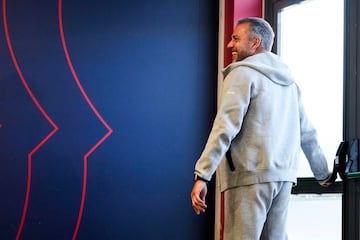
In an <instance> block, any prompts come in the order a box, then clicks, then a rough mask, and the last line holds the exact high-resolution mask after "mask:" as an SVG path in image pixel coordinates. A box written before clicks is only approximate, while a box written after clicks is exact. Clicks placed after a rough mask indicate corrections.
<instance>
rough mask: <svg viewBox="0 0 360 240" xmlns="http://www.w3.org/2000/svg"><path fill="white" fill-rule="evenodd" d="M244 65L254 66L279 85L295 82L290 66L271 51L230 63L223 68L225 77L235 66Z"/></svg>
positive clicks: (253, 67)
mask: <svg viewBox="0 0 360 240" xmlns="http://www.w3.org/2000/svg"><path fill="white" fill-rule="evenodd" d="M242 66H243V67H249V68H252V69H254V70H256V71H258V72H260V73H262V74H263V75H265V76H266V77H267V78H268V79H270V80H271V81H273V82H274V83H276V84H279V85H283V86H288V85H291V84H293V83H294V79H293V77H292V75H291V72H290V69H289V68H288V66H287V65H285V64H284V63H283V62H282V61H281V59H280V57H279V56H277V55H275V54H274V53H271V52H265V53H259V54H255V55H253V56H250V57H247V58H245V59H244V60H242V61H239V62H234V63H231V64H229V65H228V66H227V67H226V68H225V69H224V70H223V75H224V77H226V76H227V75H228V74H229V73H230V72H231V71H232V70H234V69H235V68H238V67H242Z"/></svg>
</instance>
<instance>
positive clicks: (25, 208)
mask: <svg viewBox="0 0 360 240" xmlns="http://www.w3.org/2000/svg"><path fill="white" fill-rule="evenodd" d="M2 10H3V12H2V14H3V21H4V31H5V38H6V42H7V45H8V48H9V52H10V55H11V59H12V61H13V63H14V66H15V69H16V72H17V73H18V75H19V78H20V79H21V82H22V84H23V85H24V87H25V89H26V91H27V93H28V94H29V95H30V98H31V99H32V101H33V102H34V104H35V105H36V107H37V108H38V109H39V111H40V112H41V114H42V115H43V117H44V118H45V119H46V120H47V121H48V122H49V123H50V125H51V126H52V127H53V130H52V131H51V132H50V133H49V134H48V135H47V136H46V137H45V138H44V139H42V140H41V141H40V143H39V144H38V145H36V146H35V147H34V148H33V149H32V150H31V151H30V152H29V153H28V168H27V183H26V194H25V202H24V208H23V212H22V216H21V221H20V225H19V228H18V231H17V234H16V240H18V239H20V236H21V233H22V230H23V227H24V223H25V219H26V214H27V209H28V206H29V197H30V189H31V171H32V156H33V155H34V154H35V153H36V152H37V151H38V150H39V149H40V148H41V147H42V146H43V145H44V144H45V143H46V142H47V141H48V140H49V139H50V138H51V137H52V136H53V135H54V134H55V133H56V132H57V131H58V130H59V128H58V126H57V125H56V124H55V122H54V121H53V120H52V119H51V118H50V117H49V115H48V114H47V113H46V111H45V110H44V108H43V107H42V106H41V104H40V103H39V101H38V100H37V99H36V97H35V95H34V94H33V92H32V91H31V89H30V87H29V85H28V83H27V81H26V79H25V77H24V75H23V73H22V71H21V68H20V66H19V64H18V62H17V60H16V56H15V53H14V50H13V47H12V44H11V40H10V35H9V29H8V23H7V16H6V0H3V1H2Z"/></svg>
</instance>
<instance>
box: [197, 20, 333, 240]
mask: <svg viewBox="0 0 360 240" xmlns="http://www.w3.org/2000/svg"><path fill="white" fill-rule="evenodd" d="M273 38H274V33H273V30H272V28H271V26H270V25H269V24H268V23H267V22H266V21H264V20H263V19H260V18H245V19H240V20H239V22H238V23H237V25H236V27H235V29H234V32H233V34H232V39H231V41H230V42H229V44H228V48H229V49H231V50H232V53H233V61H234V62H233V63H232V64H230V65H229V66H228V67H227V68H226V69H225V70H224V76H225V79H224V84H223V88H222V91H221V95H220V104H219V108H218V112H217V115H216V118H215V120H214V124H213V128H212V130H211V133H210V136H209V138H208V141H207V143H206V146H205V149H204V150H203V153H202V154H201V156H200V158H199V160H198V161H197V163H196V166H195V183H194V187H193V190H192V192H191V199H192V205H193V208H194V210H195V212H196V213H197V214H200V213H201V212H204V211H205V209H206V203H205V196H206V193H207V186H206V182H207V181H210V179H211V177H212V175H213V174H214V172H215V170H217V171H218V173H219V182H220V190H221V191H222V192H224V199H225V200H224V207H225V213H224V214H225V222H224V240H233V239H238V240H256V239H271V240H283V239H287V237H286V230H285V225H286V224H285V222H286V216H287V207H288V202H289V198H290V194H291V187H292V185H293V184H294V183H296V174H297V168H298V159H299V153H300V150H301V148H302V150H303V152H304V153H305V156H306V157H307V159H308V161H309V164H310V167H311V170H312V172H313V174H314V176H315V178H316V179H317V180H319V183H320V184H321V185H323V186H327V185H329V184H330V181H329V176H330V172H329V170H328V165H327V161H326V159H325V157H324V154H323V153H322V150H321V148H320V146H319V143H318V141H317V137H316V130H315V129H314V127H313V126H312V125H311V123H310V122H309V120H308V118H307V116H306V114H305V111H304V108H303V105H302V102H301V95H300V89H299V88H298V86H297V85H296V83H295V82H294V79H293V78H292V76H291V74H290V71H289V69H288V67H287V66H286V65H285V64H284V63H283V62H282V61H281V60H280V58H279V57H278V56H277V55H275V54H273V53H271V52H270V49H271V47H272V44H273ZM228 151H229V152H228ZM227 152H228V154H226V153H227ZM225 155H226V156H227V158H226V160H224V161H222V159H224V157H225Z"/></svg>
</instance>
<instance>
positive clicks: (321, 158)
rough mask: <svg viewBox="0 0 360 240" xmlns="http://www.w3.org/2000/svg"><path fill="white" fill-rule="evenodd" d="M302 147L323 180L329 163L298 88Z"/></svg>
mask: <svg viewBox="0 0 360 240" xmlns="http://www.w3.org/2000/svg"><path fill="white" fill-rule="evenodd" d="M298 96H299V113H300V131H301V133H300V134H301V148H302V150H303V152H304V154H305V156H306V158H307V160H308V162H309V165H310V168H311V171H312V172H313V174H314V177H315V178H316V179H317V180H323V179H325V178H327V177H328V176H329V173H330V172H329V169H328V164H327V161H326V158H325V155H324V153H323V151H322V149H321V147H320V145H319V142H318V139H317V133H316V129H315V128H314V126H313V125H312V124H311V122H310V121H309V119H308V117H307V115H306V113H305V110H304V106H303V103H302V100H301V92H300V89H299V88H298Z"/></svg>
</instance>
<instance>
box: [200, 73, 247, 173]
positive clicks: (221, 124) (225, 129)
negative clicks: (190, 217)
mask: <svg viewBox="0 0 360 240" xmlns="http://www.w3.org/2000/svg"><path fill="white" fill-rule="evenodd" d="M249 79H250V78H249V77H248V76H245V75H244V74H243V73H242V71H241V70H240V69H239V68H237V69H236V70H233V71H231V72H230V73H229V74H228V76H227V77H226V78H225V80H224V85H223V89H222V91H221V95H220V106H219V108H218V112H217V114H216V117H215V120H214V123H213V127H212V129H211V132H210V135H209V138H208V141H207V143H206V145H205V148H204V151H203V152H202V154H201V156H200V158H199V160H198V161H197V163H196V165H195V173H196V174H197V175H199V176H200V177H202V178H204V179H206V180H210V179H211V177H212V175H213V174H214V172H215V170H216V168H217V167H218V165H219V164H220V162H221V160H222V159H223V157H224V155H225V153H226V151H227V150H228V149H229V146H230V143H231V141H232V139H233V138H235V136H236V135H237V134H238V133H239V131H240V128H241V126H242V123H243V119H244V116H245V114H246V112H247V109H248V106H249V104H250V99H251V94H252V92H251V91H252V84H251V82H250V80H249Z"/></svg>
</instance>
